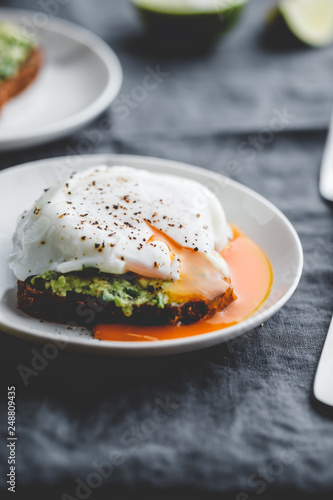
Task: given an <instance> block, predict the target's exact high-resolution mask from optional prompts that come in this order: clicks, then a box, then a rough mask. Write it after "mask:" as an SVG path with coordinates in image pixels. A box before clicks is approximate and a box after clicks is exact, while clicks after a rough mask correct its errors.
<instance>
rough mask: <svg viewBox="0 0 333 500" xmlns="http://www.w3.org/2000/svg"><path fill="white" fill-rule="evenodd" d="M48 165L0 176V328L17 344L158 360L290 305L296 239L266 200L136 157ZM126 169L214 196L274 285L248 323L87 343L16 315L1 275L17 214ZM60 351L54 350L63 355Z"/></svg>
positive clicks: (6, 278) (12, 287)
mask: <svg viewBox="0 0 333 500" xmlns="http://www.w3.org/2000/svg"><path fill="white" fill-rule="evenodd" d="M72 161H73V160H72V157H70V156H69V157H67V158H54V159H48V160H41V161H37V162H33V163H28V164H25V165H22V166H19V167H13V168H10V169H7V170H5V171H3V172H1V173H0V213H6V217H4V218H3V220H2V222H1V228H0V328H1V329H2V330H3V331H5V332H7V333H9V334H11V335H14V336H17V337H20V338H22V339H24V340H29V341H32V342H38V343H44V344H48V343H50V342H51V343H52V344H55V345H56V346H58V345H59V344H60V343H61V342H62V344H60V345H62V346H63V347H65V346H66V348H68V349H70V350H73V351H84V352H86V353H91V354H103V355H111V356H161V355H165V354H175V353H179V352H186V351H193V350H197V349H201V348H204V347H209V346H212V345H215V344H219V343H221V342H225V341H227V340H230V339H232V338H234V337H237V336H239V335H241V334H243V333H244V332H246V331H248V330H251V329H252V328H254V327H255V326H258V325H259V324H260V323H262V322H263V321H265V320H266V319H267V318H269V317H270V316H271V315H272V314H274V313H276V312H277V311H278V310H279V309H280V308H281V307H282V306H283V305H284V304H285V302H286V301H287V300H288V299H289V298H290V296H291V295H292V293H293V292H294V290H295V288H296V286H297V284H298V281H299V279H300V276H301V272H302V266H303V254H302V248H301V244H300V241H299V238H298V236H297V234H296V232H295V230H294V228H293V227H292V225H291V224H290V222H289V221H288V220H287V219H286V217H285V216H284V215H283V214H282V213H281V212H280V211H279V210H278V209H277V208H276V207H275V206H274V205H272V204H271V203H270V202H269V201H267V200H266V199H265V198H263V197H262V196H260V195H259V194H257V193H255V192H254V191H252V190H251V189H248V188H246V187H245V186H242V185H241V184H239V183H238V182H235V181H232V180H230V179H228V178H226V177H223V176H221V175H218V174H214V173H213V172H210V171H209V170H204V169H202V168H198V167H193V166H191V165H186V164H183V163H178V162H174V161H169V160H161V159H157V158H148V157H142V156H123V155H94V156H81V157H80V158H79V160H78V161H77V162H76V164H75V166H74V167H73V165H72ZM101 164H106V165H128V166H131V167H134V168H145V169H146V170H150V171H154V172H169V173H170V174H173V175H175V176H182V177H189V178H191V179H194V180H196V181H198V182H200V183H202V184H203V185H204V186H206V187H207V188H208V189H211V190H212V191H214V192H215V194H216V196H217V197H218V198H219V199H220V200H221V203H222V204H223V207H224V209H225V212H226V216H227V219H228V221H229V222H230V223H232V224H234V225H235V226H237V227H239V228H240V229H241V230H242V231H244V233H245V234H246V235H248V236H249V237H250V238H252V239H253V240H254V241H255V242H256V243H258V245H260V246H261V248H262V249H263V250H264V251H265V252H266V254H267V255H268V257H269V259H270V262H271V264H272V267H273V273H274V283H273V287H272V290H271V293H270V296H269V297H268V299H267V300H266V302H265V303H264V304H263V305H262V306H261V307H260V308H259V309H258V310H257V311H256V313H255V314H254V315H253V316H251V317H250V318H248V319H246V320H244V321H242V322H240V323H238V324H236V325H233V326H230V327H228V328H225V329H223V330H218V331H215V332H212V333H205V334H202V335H196V336H193V337H186V338H180V339H176V340H163V341H160V342H159V341H153V342H149V341H147V342H116V341H110V342H108V341H104V342H103V341H100V340H97V339H94V338H93V337H92V335H91V333H90V332H89V331H88V330H85V329H84V328H76V329H72V330H68V327H66V325H60V324H57V323H48V322H40V321H39V320H38V319H34V318H31V317H29V316H27V315H26V314H23V313H22V312H20V311H19V310H18V309H17V308H16V279H15V277H14V275H13V273H12V272H11V271H10V269H9V268H8V263H7V261H8V256H9V254H10V252H11V248H12V243H11V239H12V235H13V232H14V230H15V227H16V222H17V219H18V217H19V215H20V214H21V213H22V212H23V211H24V210H25V209H27V208H29V207H30V206H32V205H33V203H34V201H35V200H36V199H37V198H38V197H39V196H40V194H41V193H42V192H43V189H45V188H48V187H50V186H51V185H52V184H54V183H56V182H57V181H59V180H64V179H65V178H67V177H69V175H70V174H71V173H72V171H73V170H75V171H78V170H82V169H86V168H89V167H91V166H97V165H101ZM63 347H62V348H63Z"/></svg>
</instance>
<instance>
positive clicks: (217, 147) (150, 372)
mask: <svg viewBox="0 0 333 500" xmlns="http://www.w3.org/2000/svg"><path fill="white" fill-rule="evenodd" d="M50 3H52V2H50ZM46 4H48V2H46V1H45V2H43V1H42V2H40V1H37V0H34V1H30V2H29V5H28V8H31V9H35V10H40V9H41V8H43V7H44V8H45V5H46ZM53 4H56V5H57V6H58V11H59V12H58V15H59V16H60V17H64V18H68V19H71V20H73V21H75V22H77V23H79V24H82V25H84V26H86V27H88V28H89V29H91V30H92V31H94V32H96V33H97V34H98V35H100V36H101V37H102V38H103V39H104V40H106V42H107V43H109V44H110V45H111V46H112V47H113V48H114V50H115V51H116V52H117V53H118V55H119V57H120V60H121V63H122V65H123V69H124V84H123V88H122V90H121V92H120V95H119V97H118V101H116V102H115V103H114V104H113V105H112V107H111V109H110V110H108V112H107V113H105V114H104V115H103V117H100V118H98V119H97V120H96V121H95V122H94V123H92V124H91V125H89V126H86V127H85V128H84V130H82V131H79V132H78V133H76V134H74V135H72V136H70V137H67V138H66V139H63V140H60V141H57V142H54V143H51V144H48V145H45V146H40V147H35V148H32V149H26V150H20V151H13V152H10V153H1V154H0V168H6V167H10V166H12V165H16V164H19V163H22V162H26V161H29V160H35V159H39V158H44V157H53V156H62V155H66V154H81V153H82V152H83V151H84V144H86V146H87V141H86V139H87V134H88V135H89V134H92V132H94V131H96V130H98V127H99V124H100V120H101V119H102V118H110V119H111V120H112V123H113V125H112V128H110V130H107V131H104V132H103V134H102V137H101V135H100V134H99V135H98V136H96V137H95V136H94V135H91V136H90V137H95V139H91V140H89V147H86V152H93V153H95V152H96V153H108V152H110V153H111V152H112V153H126V154H140V155H152V156H158V157H164V158H170V159H175V160H180V161H184V162H188V163H191V164H196V165H199V166H202V167H204V168H207V169H211V170H214V171H216V172H220V173H224V174H226V175H229V176H230V177H232V178H234V179H236V180H238V181H240V182H242V183H243V184H245V185H246V186H249V187H251V188H253V189H255V190H256V191H258V192H259V193H260V194H262V195H264V196H265V197H267V198H268V199H269V200H270V201H272V202H273V203H274V204H276V206H277V207H278V208H279V209H281V210H282V211H283V212H284V214H285V215H286V216H287V217H288V218H289V219H290V220H291V222H292V223H293V225H294V226H295V228H296V230H297V231H298V234H299V235H300V238H301V241H302V245H303V249H304V253H305V266H304V273H303V276H302V279H301V282H300V285H299V287H298V289H297V291H296V293H295V294H294V296H293V297H292V298H291V300H290V301H289V302H288V303H287V305H286V306H285V307H284V308H283V309H282V310H281V311H280V312H279V313H277V314H276V315H275V316H274V317H273V318H272V319H270V320H269V321H267V322H266V323H265V324H264V326H262V327H260V328H257V329H254V330H253V331H251V332H249V333H248V334H246V335H244V336H243V337H241V338H240V339H239V340H238V341H237V342H236V343H234V344H233V345H232V347H231V348H230V346H226V345H220V346H217V347H213V348H211V349H207V350H204V351H201V352H197V353H192V354H187V355H180V356H174V357H167V358H163V359H147V360H144V359H142V360H130V359H106V358H98V357H93V356H84V355H78V354H77V355H76V354H71V353H67V352H60V354H59V355H58V357H57V358H56V359H54V360H52V361H50V362H49V363H48V365H47V366H46V367H45V369H43V370H42V371H41V372H40V373H39V375H38V376H35V377H31V378H30V379H29V384H28V386H25V385H24V384H23V382H22V379H21V378H20V376H19V374H18V371H17V366H18V365H20V364H22V365H26V366H31V362H32V358H33V357H34V356H36V352H38V353H41V350H42V347H41V346H33V345H32V344H28V343H25V342H23V341H19V340H17V339H15V338H13V337H10V336H7V335H5V334H0V342H1V349H0V357H1V359H0V370H1V381H2V382H3V383H4V389H3V390H2V393H1V400H2V401H3V402H2V403H1V419H0V428H1V429H2V431H3V433H4V434H6V402H5V401H6V394H7V386H8V385H9V386H11V385H16V390H17V398H16V402H17V434H18V438H19V439H18V444H17V460H18V463H17V490H18V494H20V493H21V494H22V497H24V498H37V497H38V498H39V495H43V498H90V497H91V498H111V497H112V495H114V496H115V498H122V495H123V496H124V497H127V496H131V495H133V496H137V497H140V498H164V496H165V497H169V496H171V495H172V496H174V497H181V498H194V497H196V496H198V497H200V496H202V497H204V498H215V496H216V498H232V499H234V500H248V499H249V498H250V499H252V500H253V499H257V498H258V499H263V498H266V497H267V498H270V499H271V498H279V497H280V496H281V497H282V496H286V495H287V497H288V496H289V495H290V496H291V497H292V498H302V499H303V498H306V496H313V498H324V497H327V498H329V497H330V494H332V492H333V421H332V418H331V417H329V416H325V415H323V414H321V413H320V412H319V411H318V408H317V407H316V406H315V405H314V404H313V402H312V400H311V390H312V384H313V379H314V374H315V370H316V367H317V363H318V360H319V356H320V352H321V349H322V346H323V342H324V339H325V335H326V332H327V329H328V325H329V321H330V315H331V312H332V311H333V299H332V285H333V273H332V270H333V266H332V256H333V224H332V217H333V214H332V210H331V207H329V206H328V205H327V204H325V203H324V202H323V201H322V200H321V199H320V197H319V194H318V189H317V181H318V168H319V165H320V160H321V156H322V151H323V147H324V143H325V138H326V133H327V125H328V121H329V115H330V110H331V101H332V94H333V86H332V80H333V48H332V47H328V48H322V49H316V50H315V49H313V50H311V49H300V50H295V51H289V52H281V51H273V50H271V49H269V48H267V47H265V46H264V45H263V43H262V38H261V26H262V20H263V17H264V15H265V11H266V10H267V7H268V5H269V2H267V1H265V0H261V1H260V0H257V1H256V0H253V1H252V2H250V4H249V5H248V7H247V9H246V11H245V12H244V15H243V17H242V20H241V22H240V23H239V24H238V25H237V27H236V28H235V29H234V30H233V31H232V32H231V33H230V34H229V35H228V36H227V37H226V38H225V39H224V40H223V41H221V43H219V44H218V45H217V46H216V47H215V48H214V49H213V50H212V51H211V52H209V53H207V54H205V55H196V56H193V55H192V56H184V57H176V56H171V55H161V54H158V53H157V52H156V51H154V50H153V47H152V48H151V50H148V49H147V47H146V48H145V47H144V45H142V44H141V43H140V34H141V25H140V22H139V20H138V18H137V17H136V14H135V12H134V11H133V10H132V9H131V6H130V5H129V3H128V2H127V1H126V2H125V1H120V0H119V1H116V0H113V1H112V0H97V1H95V2H93V1H92V0H85V1H84V2H82V1H79V0H72V1H70V2H67V1H61V2H60V0H59V1H58V2H53ZM2 5H4V6H10V7H18V8H27V2H23V0H12V1H10V0H7V1H3V2H2ZM148 68H150V69H153V70H155V71H156V70H159V71H162V72H163V77H161V81H160V82H159V85H158V86H156V88H154V89H152V90H150V91H149V92H147V95H146V96H145V99H144V100H142V101H139V100H136V101H135V102H134V104H135V106H132V107H131V108H130V107H128V105H126V104H124V102H125V101H126V99H127V96H128V95H131V94H132V95H133V92H134V95H138V94H135V93H136V90H135V88H136V87H137V86H140V85H142V82H143V79H144V77H145V75H146V74H147V71H149V69H148ZM272 124H274V127H273V125H272ZM272 130H273V133H270V131H272ZM82 141H86V142H85V143H84V142H82ZM1 217H4V215H2V216H1ZM156 415H158V418H157V420H158V422H157V421H156V418H155V419H154V416H156ZM0 459H1V466H2V470H3V471H7V463H6V461H7V449H6V447H5V444H4V442H3V444H2V445H1V448H0ZM111 462H112V463H113V466H112V468H111V466H110V464H111ZM97 471H99V472H98V474H96V473H97ZM3 478H4V476H2V481H3ZM89 485H90V486H89ZM2 486H3V488H4V492H5V484H4V481H3V483H2ZM65 493H66V494H67V496H66V495H64V494H65ZM4 497H5V493H4ZM1 498H2V496H1Z"/></svg>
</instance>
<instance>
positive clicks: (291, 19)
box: [268, 0, 333, 47]
mask: <svg viewBox="0 0 333 500" xmlns="http://www.w3.org/2000/svg"><path fill="white" fill-rule="evenodd" d="M268 28H269V31H270V35H271V36H270V38H271V40H272V37H275V38H276V40H275V41H276V42H277V44H285V45H286V44H287V42H292V39H294V40H298V41H299V42H301V43H303V44H306V45H310V46H314V47H315V46H321V45H326V44H329V43H330V42H332V41H333V0H281V1H280V2H279V4H278V5H277V7H276V8H275V9H274V10H272V11H271V12H270V14H269V18H268ZM272 41H273V40H272ZM279 42H282V43H279Z"/></svg>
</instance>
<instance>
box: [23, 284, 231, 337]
mask: <svg viewBox="0 0 333 500" xmlns="http://www.w3.org/2000/svg"><path fill="white" fill-rule="evenodd" d="M17 298H18V307H19V308H20V309H21V310H22V311H23V312H25V313H27V314H29V315H30V316H34V317H36V318H39V319H44V320H47V321H54V322H57V323H65V324H71V325H73V324H75V325H80V326H85V327H87V328H90V327H93V326H94V325H96V324H98V323H104V324H110V323H132V324H138V325H166V324H176V323H178V322H182V323H184V324H190V323H194V322H196V321H199V320H200V319H203V318H208V317H210V316H212V315H213V314H215V312H217V311H221V310H222V309H224V308H225V307H226V306H228V305H229V304H230V303H231V302H232V301H233V300H235V298H236V296H235V295H234V293H233V289H232V287H231V286H230V287H229V288H228V289H227V290H226V292H225V293H223V294H221V295H219V296H218V297H216V298H215V299H213V300H211V301H205V300H193V301H189V302H185V303H183V304H179V305H171V304H166V305H165V306H164V308H163V309H161V308H158V307H156V306H149V305H142V306H140V307H138V306H134V307H133V313H132V315H131V316H130V317H127V316H125V315H124V313H123V312H122V309H121V308H120V307H117V306H116V305H115V304H114V303H113V302H105V301H103V300H100V299H96V298H94V297H91V296H88V295H84V294H78V293H75V292H67V296H66V297H60V296H59V295H56V294H54V293H53V292H51V291H45V290H36V289H35V288H33V287H32V286H31V285H30V284H29V283H28V282H26V281H20V280H18V291H17Z"/></svg>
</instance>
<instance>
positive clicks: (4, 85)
mask: <svg viewBox="0 0 333 500" xmlns="http://www.w3.org/2000/svg"><path fill="white" fill-rule="evenodd" d="M42 61H43V54H42V51H41V49H40V48H36V49H33V50H32V52H31V54H30V56H29V58H28V59H27V60H26V61H25V62H24V63H23V64H22V66H21V68H20V69H19V71H18V73H17V74H16V75H15V76H13V77H12V78H8V79H6V80H4V81H3V82H0V108H1V107H2V106H3V105H4V104H6V102H8V101H9V100H10V99H12V98H13V97H15V96H17V95H18V94H20V92H22V91H23V90H24V89H26V88H27V87H28V86H29V85H30V84H31V83H32V81H33V80H34V79H35V78H36V76H37V74H38V73H39V70H40V68H41V65H42Z"/></svg>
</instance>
